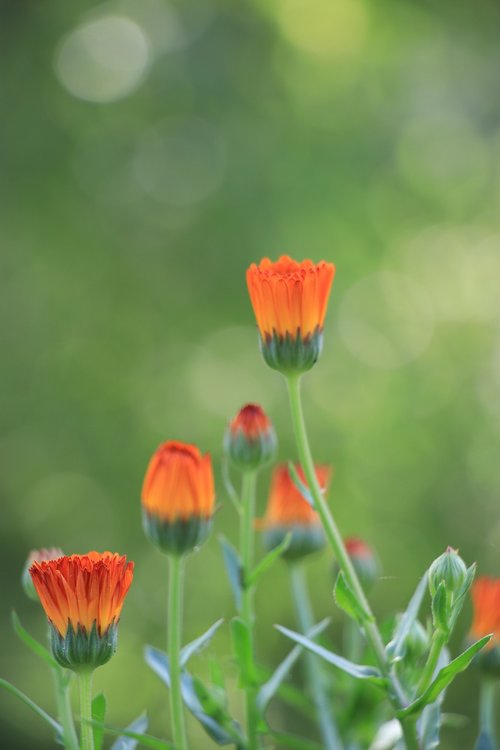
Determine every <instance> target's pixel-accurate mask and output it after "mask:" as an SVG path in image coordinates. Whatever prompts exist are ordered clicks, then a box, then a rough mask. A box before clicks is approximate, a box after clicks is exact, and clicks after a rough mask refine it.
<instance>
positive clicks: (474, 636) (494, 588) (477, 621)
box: [469, 576, 500, 677]
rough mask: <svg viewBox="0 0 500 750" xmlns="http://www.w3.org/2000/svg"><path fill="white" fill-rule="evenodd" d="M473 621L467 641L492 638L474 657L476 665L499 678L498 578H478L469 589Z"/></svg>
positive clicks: (499, 626) (499, 620) (499, 601)
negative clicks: (486, 637)
mask: <svg viewBox="0 0 500 750" xmlns="http://www.w3.org/2000/svg"><path fill="white" fill-rule="evenodd" d="M471 597H472V606H473V619H472V625H471V627H470V631H469V639H470V640H471V641H477V640H479V639H480V638H483V636H485V635H490V633H493V638H492V639H491V640H490V641H489V643H487V644H486V646H485V648H484V649H482V650H481V651H480V652H479V654H478V655H477V656H476V659H475V661H476V664H477V665H478V666H479V667H480V669H481V670H482V671H483V672H485V674H488V675H490V676H492V677H500V578H488V577H487V576H480V577H479V578H478V579H477V580H476V581H474V583H473V584H472V588H471Z"/></svg>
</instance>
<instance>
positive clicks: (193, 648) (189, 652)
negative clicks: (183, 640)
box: [180, 619, 224, 667]
mask: <svg viewBox="0 0 500 750" xmlns="http://www.w3.org/2000/svg"><path fill="white" fill-rule="evenodd" d="M223 622H224V620H223V619H220V620H217V622H214V624H213V625H211V626H210V627H209V628H208V630H207V631H205V633H203V635H200V637H199V638H196V639H195V640H194V641H191V643H188V644H187V646H184V648H183V649H181V653H180V663H181V667H184V666H185V665H186V664H187V663H188V661H189V659H190V658H191V657H192V656H193V654H196V653H197V652H198V651H201V650H202V648H204V647H205V646H206V645H207V644H208V643H209V641H210V640H211V639H212V638H213V636H214V635H215V633H216V632H217V630H218V629H219V628H220V626H221V625H222V623H223Z"/></svg>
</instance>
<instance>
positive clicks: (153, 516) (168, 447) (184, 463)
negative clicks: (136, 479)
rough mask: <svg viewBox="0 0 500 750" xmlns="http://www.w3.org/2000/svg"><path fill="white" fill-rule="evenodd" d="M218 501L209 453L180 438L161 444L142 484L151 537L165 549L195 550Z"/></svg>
mask: <svg viewBox="0 0 500 750" xmlns="http://www.w3.org/2000/svg"><path fill="white" fill-rule="evenodd" d="M214 501H215V489H214V478H213V472H212V461H211V459H210V456H209V454H208V453H207V454H205V455H202V454H201V453H200V451H199V450H198V448H197V447H196V446H194V445H188V444H187V443H181V442H178V441H176V440H169V441H168V442H166V443H163V444H162V445H160V447H159V448H158V450H157V451H156V453H155V454H154V455H153V457H152V458H151V460H150V462H149V466H148V468H147V471H146V476H145V477H144V483H143V486H142V509H143V521H144V528H145V531H146V534H147V536H148V537H149V538H150V539H151V540H152V541H153V542H154V543H155V544H157V545H158V546H159V547H160V549H162V550H163V551H164V552H169V553H173V554H183V553H184V552H188V551H189V550H192V549H194V547H196V546H198V545H199V544H201V542H203V541H204V540H205V538H206V537H207V535H208V532H209V530H210V526H211V520H212V515H213V510H214Z"/></svg>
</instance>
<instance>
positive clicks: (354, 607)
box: [333, 571, 373, 625]
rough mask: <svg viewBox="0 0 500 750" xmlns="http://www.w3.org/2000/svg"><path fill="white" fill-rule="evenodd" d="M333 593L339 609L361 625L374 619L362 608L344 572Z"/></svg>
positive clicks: (341, 573)
mask: <svg viewBox="0 0 500 750" xmlns="http://www.w3.org/2000/svg"><path fill="white" fill-rule="evenodd" d="M333 593H334V597H335V602H336V604H337V607H339V609H341V610H343V611H344V612H345V613H346V614H347V615H348V616H349V617H351V618H352V619H353V620H355V621H356V622H357V623H359V624H360V625H361V624H363V623H364V622H367V620H371V619H373V616H372V615H371V614H370V613H369V612H366V610H364V609H363V607H362V606H361V603H360V602H359V601H358V599H357V597H356V595H355V594H354V592H353V590H352V589H351V587H350V586H349V584H348V583H347V581H346V577H345V575H344V574H343V572H342V571H340V573H339V574H338V576H337V581H336V583H335V590H334V592H333Z"/></svg>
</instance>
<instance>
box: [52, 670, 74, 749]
mask: <svg viewBox="0 0 500 750" xmlns="http://www.w3.org/2000/svg"><path fill="white" fill-rule="evenodd" d="M52 675H53V678H54V687H55V693H56V704H57V718H58V719H59V721H60V723H61V726H62V728H63V737H62V739H63V742H64V747H65V748H66V750H78V747H79V745H78V736H77V734H76V729H75V723H74V721H73V711H72V710H71V695H70V684H71V673H68V671H67V670H63V669H62V667H54V669H53V670H52Z"/></svg>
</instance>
